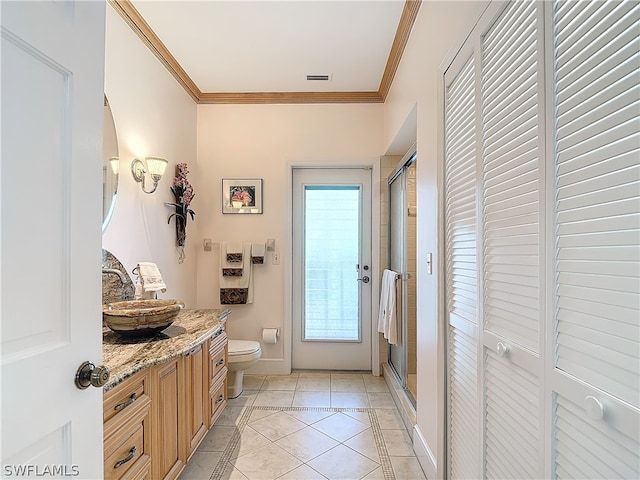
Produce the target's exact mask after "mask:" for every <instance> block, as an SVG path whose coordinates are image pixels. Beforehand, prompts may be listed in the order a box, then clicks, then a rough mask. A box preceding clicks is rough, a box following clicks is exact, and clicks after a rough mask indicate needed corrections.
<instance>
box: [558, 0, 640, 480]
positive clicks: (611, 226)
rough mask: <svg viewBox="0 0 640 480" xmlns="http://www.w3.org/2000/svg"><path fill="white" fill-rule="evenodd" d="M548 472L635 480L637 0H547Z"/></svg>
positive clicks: (639, 283)
mask: <svg viewBox="0 0 640 480" xmlns="http://www.w3.org/2000/svg"><path fill="white" fill-rule="evenodd" d="M549 16H550V22H551V23H552V25H553V55H549V59H548V60H549V62H550V65H551V66H552V71H553V72H554V73H555V75H554V78H553V92H552V95H553V96H552V100H553V109H554V111H555V112H556V117H555V119H554V122H555V127H556V128H555V132H554V133H555V135H554V136H555V138H554V142H553V151H552V152H550V155H549V157H550V158H549V160H550V161H551V162H550V163H551V164H552V168H553V174H554V175H553V179H552V180H551V181H553V182H554V189H553V192H552V193H553V198H551V199H550V202H552V204H553V208H554V218H553V219H552V220H553V223H552V225H553V226H552V233H553V235H552V236H549V238H550V240H549V241H550V243H552V245H553V247H554V248H553V250H554V254H553V259H552V260H553V262H554V269H555V275H554V280H555V281H554V282H553V283H552V284H551V285H550V292H549V296H550V299H551V301H550V308H551V311H550V312H549V318H552V319H553V326H552V329H550V331H551V337H550V338H549V353H548V354H549V356H550V357H551V359H552V365H551V369H550V377H551V385H552V412H553V413H552V425H551V429H552V435H553V451H552V465H551V467H550V468H551V472H550V474H551V476H553V477H554V478H640V458H639V454H640V433H639V430H640V410H639V407H640V400H639V390H640V360H639V358H640V326H639V323H640V320H639V319H640V311H639V310H640V308H639V307H640V258H639V250H640V248H639V244H640V166H639V160H638V159H639V158H640V133H639V125H640V115H639V112H640V86H639V81H638V68H639V66H640V40H639V39H638V24H639V22H640V4H638V3H637V2H631V1H628V2H556V3H554V6H553V10H552V11H550V12H549Z"/></svg>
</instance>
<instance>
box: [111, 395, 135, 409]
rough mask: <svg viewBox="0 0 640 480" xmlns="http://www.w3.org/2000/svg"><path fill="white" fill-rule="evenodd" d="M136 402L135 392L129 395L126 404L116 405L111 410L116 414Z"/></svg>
mask: <svg viewBox="0 0 640 480" xmlns="http://www.w3.org/2000/svg"><path fill="white" fill-rule="evenodd" d="M135 401H136V394H135V392H134V393H132V394H131V396H130V397H129V400H127V401H126V402H122V403H119V404H118V405H116V406H115V407H113V409H114V410H115V411H116V412H119V411H120V410H122V409H123V408H127V407H128V406H129V405H131V404H132V403H133V402H135Z"/></svg>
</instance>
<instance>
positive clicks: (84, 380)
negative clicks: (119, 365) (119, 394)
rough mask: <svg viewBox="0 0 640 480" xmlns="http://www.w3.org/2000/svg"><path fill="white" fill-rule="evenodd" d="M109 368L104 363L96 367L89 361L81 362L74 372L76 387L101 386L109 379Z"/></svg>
mask: <svg viewBox="0 0 640 480" xmlns="http://www.w3.org/2000/svg"><path fill="white" fill-rule="evenodd" d="M109 374H110V372H109V368H107V367H106V366H104V365H100V366H99V367H96V366H95V365H94V364H93V363H91V362H83V363H82V365H80V367H79V368H78V371H77V372H76V387H78V388H79V389H80V390H84V389H85V388H87V387H89V385H93V386H94V387H98V388H99V387H103V386H104V385H105V384H106V383H107V381H109Z"/></svg>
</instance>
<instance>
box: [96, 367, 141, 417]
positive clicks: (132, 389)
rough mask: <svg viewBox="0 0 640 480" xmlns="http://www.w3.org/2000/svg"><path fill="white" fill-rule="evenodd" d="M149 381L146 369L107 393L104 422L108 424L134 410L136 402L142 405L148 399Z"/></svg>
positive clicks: (105, 396) (104, 404) (104, 405)
mask: <svg viewBox="0 0 640 480" xmlns="http://www.w3.org/2000/svg"><path fill="white" fill-rule="evenodd" d="M148 379H149V375H148V369H145V370H143V371H141V372H138V373H136V374H135V375H133V376H132V377H130V378H127V379H126V380H124V381H123V382H122V383H121V384H119V385H117V386H115V387H113V388H112V389H111V390H109V391H108V392H107V393H105V395H104V403H103V409H104V412H103V415H104V422H105V423H107V421H109V420H110V419H111V418H113V417H115V416H116V415H118V414H119V413H125V412H127V411H131V410H133V409H134V408H133V407H134V405H135V404H136V402H138V403H140V402H141V401H142V400H146V399H148V398H149V397H148V395H149V392H148V389H149V383H148Z"/></svg>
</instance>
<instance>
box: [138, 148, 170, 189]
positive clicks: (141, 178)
mask: <svg viewBox="0 0 640 480" xmlns="http://www.w3.org/2000/svg"><path fill="white" fill-rule="evenodd" d="M145 161H146V162H147V168H148V169H149V170H147V168H145V166H144V163H142V160H138V159H137V158H134V159H133V162H131V174H132V175H133V179H134V180H135V181H136V182H138V183H140V182H142V191H143V192H144V193H153V192H155V191H156V188H158V182H159V181H160V179H161V178H162V175H164V170H165V169H166V168H167V164H168V163H169V162H167V161H166V160H165V159H164V158H158V157H146V158H145ZM147 172H148V173H149V175H151V180H153V190H151V191H150V192H148V191H146V190H145V188H144V183H145V177H146V173H147Z"/></svg>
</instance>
